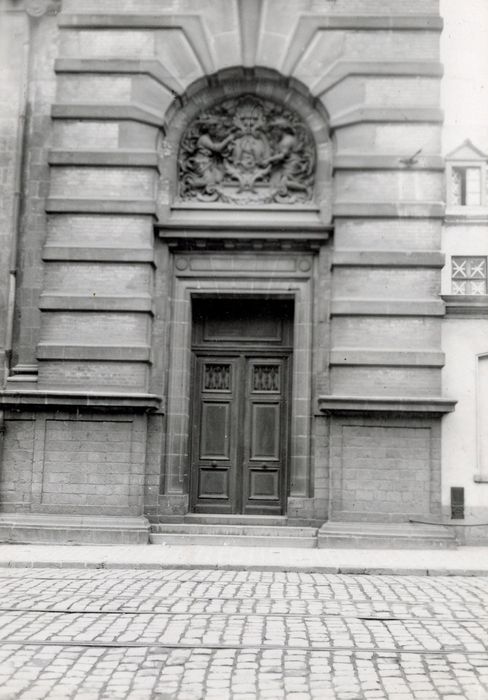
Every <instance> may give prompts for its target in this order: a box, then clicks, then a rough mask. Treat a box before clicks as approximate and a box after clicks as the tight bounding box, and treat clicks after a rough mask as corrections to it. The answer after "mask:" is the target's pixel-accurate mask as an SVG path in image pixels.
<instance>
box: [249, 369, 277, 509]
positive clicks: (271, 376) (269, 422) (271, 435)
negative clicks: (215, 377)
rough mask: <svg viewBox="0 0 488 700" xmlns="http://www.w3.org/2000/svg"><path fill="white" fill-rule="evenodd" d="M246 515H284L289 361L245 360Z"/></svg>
mask: <svg viewBox="0 0 488 700" xmlns="http://www.w3.org/2000/svg"><path fill="white" fill-rule="evenodd" d="M245 364H246V377H247V381H246V386H247V391H246V396H245V402H244V412H245V420H244V449H243V457H244V459H243V475H244V504H243V508H244V512H246V513H269V514H273V513H278V512H281V507H282V502H283V500H284V493H285V482H286V479H285V474H286V455H287V437H286V425H287V422H288V421H287V408H288V406H287V401H286V385H287V381H286V375H287V365H288V360H287V358H286V357H282V358H279V357H269V356H268V357H263V356H260V357H257V358H246V360H245Z"/></svg>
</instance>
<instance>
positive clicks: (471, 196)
mask: <svg viewBox="0 0 488 700" xmlns="http://www.w3.org/2000/svg"><path fill="white" fill-rule="evenodd" d="M487 164H488V155H487V154H486V153H483V151H480V150H479V149H478V148H476V146H474V145H473V144H472V143H471V141H469V140H467V141H465V142H464V143H463V144H461V146H459V148H456V150H455V151H452V153H450V154H449V155H448V156H446V183H447V192H446V201H447V207H448V211H447V213H448V214H449V213H450V214H454V215H458V216H475V215H476V216H478V215H479V212H478V211H476V209H479V208H480V207H486V206H487V195H486V170H487ZM449 209H451V211H450V212H449Z"/></svg>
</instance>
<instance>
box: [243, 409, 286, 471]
mask: <svg viewBox="0 0 488 700" xmlns="http://www.w3.org/2000/svg"><path fill="white" fill-rule="evenodd" d="M250 410H251V414H252V418H251V436H250V437H251V449H250V459H273V460H278V459H279V456H280V455H279V452H280V439H279V438H280V411H281V406H280V405H279V403H273V404H268V403H256V402H253V403H251V405H250Z"/></svg>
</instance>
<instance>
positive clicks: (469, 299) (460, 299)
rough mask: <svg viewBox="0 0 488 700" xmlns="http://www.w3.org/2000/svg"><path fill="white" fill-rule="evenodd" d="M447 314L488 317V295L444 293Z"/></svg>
mask: <svg viewBox="0 0 488 700" xmlns="http://www.w3.org/2000/svg"><path fill="white" fill-rule="evenodd" d="M442 299H443V300H444V303H445V305H446V316H455V317H459V316H461V317H466V318H470V317H471V318H480V317H488V295H485V296H468V295H466V296H464V295H462V294H443V295H442Z"/></svg>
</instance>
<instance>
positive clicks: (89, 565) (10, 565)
mask: <svg viewBox="0 0 488 700" xmlns="http://www.w3.org/2000/svg"><path fill="white" fill-rule="evenodd" d="M0 569H103V570H107V571H108V570H110V569H129V570H135V569H137V570H147V571H154V570H160V571H164V570H173V571H174V570H183V571H188V570H193V569H201V570H212V571H272V572H281V573H287V572H292V573H300V572H302V573H310V574H340V575H343V576H348V575H349V576H467V577H474V576H488V569H447V568H446V569H441V568H433V569H430V568H428V569H424V568H411V569H409V568H387V567H351V566H317V565H315V566H293V565H292V566H287V565H283V566H279V565H275V564H272V565H265V564H264V565H254V566H253V565H246V564H237V563H236V564H232V565H231V564H224V565H219V564H208V563H202V564H198V563H192V564H163V563H156V562H135V563H132V564H128V563H124V562H107V561H98V562H96V561H73V562H70V561H58V562H53V561H42V560H36V561H29V560H26V561H0Z"/></svg>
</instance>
